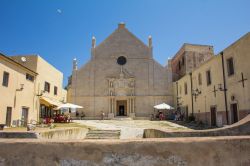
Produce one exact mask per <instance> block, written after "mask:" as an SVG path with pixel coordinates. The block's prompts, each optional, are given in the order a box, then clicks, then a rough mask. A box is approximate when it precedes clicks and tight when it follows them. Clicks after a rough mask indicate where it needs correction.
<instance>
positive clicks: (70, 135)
mask: <svg viewBox="0 0 250 166" xmlns="http://www.w3.org/2000/svg"><path fill="white" fill-rule="evenodd" d="M88 131H89V130H88V129H85V128H70V129H59V130H53V131H45V132H40V133H38V138H39V139H56V140H58V139H66V140H68V139H84V138H85V137H86V134H87V132H88Z"/></svg>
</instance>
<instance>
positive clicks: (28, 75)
mask: <svg viewBox="0 0 250 166" xmlns="http://www.w3.org/2000/svg"><path fill="white" fill-rule="evenodd" d="M26 80H29V81H32V82H34V76H32V75H30V74H28V73H27V74H26Z"/></svg>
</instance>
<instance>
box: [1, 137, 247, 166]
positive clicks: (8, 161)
mask: <svg viewBox="0 0 250 166" xmlns="http://www.w3.org/2000/svg"><path fill="white" fill-rule="evenodd" d="M249 149H250V137H249V136H245V137H243V136H242V137H215V138H208V137H206V138H174V139H172V138H165V139H144V140H126V141H125V140H124V141H120V140H118V141H117V140H103V141H96V140H87V141H60V142H52V141H46V142H45V141H42V142H41V141H38V140H5V139H2V140H1V139H0V165H26V166H28V165H46V166H50V165H61V166H68V165H75V166H80V165H87V166H99V165H100V166H108V165H109V166H110V165H116V166H121V165H123V166H125V165H129V166H141V165H143V166H156V165H157V166H188V165H189V166H201V165H204V166H205V165H206V166H222V165H223V166H225V165H226V166H248V165H250V158H249V156H250V150H249Z"/></svg>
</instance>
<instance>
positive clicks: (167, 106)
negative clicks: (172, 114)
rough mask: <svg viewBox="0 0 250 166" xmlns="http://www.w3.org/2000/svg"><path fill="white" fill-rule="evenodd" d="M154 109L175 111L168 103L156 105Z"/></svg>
mask: <svg viewBox="0 0 250 166" xmlns="http://www.w3.org/2000/svg"><path fill="white" fill-rule="evenodd" d="M154 108H155V109H158V110H172V109H174V108H173V107H171V106H170V105H168V104H166V103H162V104H158V105H155V106H154Z"/></svg>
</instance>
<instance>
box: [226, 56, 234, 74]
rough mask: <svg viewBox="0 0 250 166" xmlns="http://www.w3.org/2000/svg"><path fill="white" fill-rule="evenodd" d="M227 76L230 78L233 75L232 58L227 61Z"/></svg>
mask: <svg viewBox="0 0 250 166" xmlns="http://www.w3.org/2000/svg"><path fill="white" fill-rule="evenodd" d="M227 74H228V76H231V75H233V74H234V61H233V58H229V59H227Z"/></svg>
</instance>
